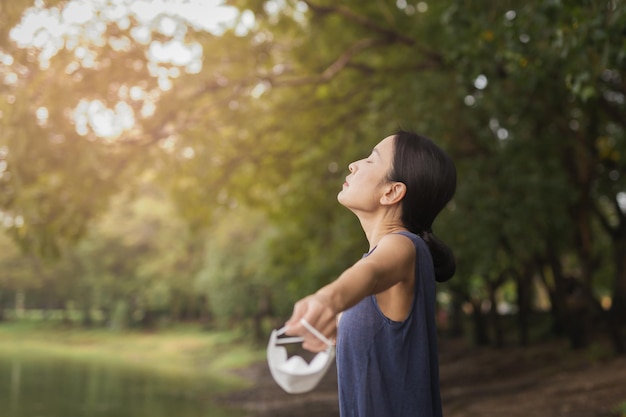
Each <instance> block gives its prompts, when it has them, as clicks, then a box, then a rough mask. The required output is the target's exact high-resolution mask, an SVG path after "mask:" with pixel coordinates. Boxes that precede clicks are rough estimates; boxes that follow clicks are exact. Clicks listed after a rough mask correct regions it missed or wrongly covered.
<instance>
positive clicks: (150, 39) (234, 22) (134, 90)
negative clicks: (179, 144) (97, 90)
mask: <svg viewBox="0 0 626 417" xmlns="http://www.w3.org/2000/svg"><path fill="white" fill-rule="evenodd" d="M254 20H255V19H254V14H253V13H252V12H250V11H244V12H242V13H240V12H239V11H238V10H237V9H236V8H235V7H232V6H228V5H225V4H224V1H223V0H69V1H67V2H62V3H60V5H59V6H56V7H50V8H47V7H46V6H45V3H44V2H43V1H36V2H35V5H34V6H33V7H30V8H28V9H26V11H25V12H24V14H23V16H22V19H21V21H20V22H19V23H18V24H17V25H16V26H15V27H13V28H12V29H11V30H10V32H9V37H10V39H11V40H12V41H14V42H15V43H16V44H17V46H18V47H20V48H24V49H30V50H33V52H34V54H35V55H34V56H35V57H36V58H37V59H38V63H39V67H40V68H41V69H47V68H49V67H50V61H51V59H52V58H53V57H54V56H55V55H57V53H59V52H60V51H61V50H63V49H65V50H67V51H70V52H71V53H73V55H74V58H75V61H72V62H70V63H69V64H67V66H66V67H65V73H67V74H68V75H72V74H75V73H76V72H77V71H78V70H79V69H80V68H94V69H98V67H99V66H100V65H101V64H100V61H101V59H102V58H101V57H102V48H104V47H106V46H107V45H108V47H110V48H111V49H113V50H114V51H118V52H123V51H130V50H132V48H133V44H135V45H136V44H140V45H146V46H148V48H147V54H146V58H147V59H148V64H147V65H148V67H147V68H148V71H149V73H150V75H151V76H153V77H155V78H157V82H158V86H159V89H160V90H161V91H167V90H170V89H171V88H172V87H173V83H172V79H175V78H178V77H179V76H180V75H181V71H184V72H186V73H189V74H196V73H199V72H200V71H201V70H202V62H203V50H202V46H201V45H200V44H199V43H195V42H193V43H192V42H189V41H188V37H187V36H186V35H187V32H188V30H190V29H193V30H195V31H200V32H207V33H210V34H212V35H214V36H221V35H222V34H224V32H225V31H226V30H228V29H233V30H234V31H235V33H236V34H237V35H239V36H243V35H246V34H247V32H248V30H249V28H250V27H252V26H253V25H254ZM131 22H136V23H135V24H136V26H134V27H132V28H131V27H130V26H131ZM111 25H116V26H117V27H118V28H119V29H120V30H121V31H124V32H125V33H126V34H127V35H124V34H119V35H117V36H107V30H108V29H109V27H110V26H111ZM129 28H130V30H128V29H129ZM0 63H1V64H4V65H6V66H10V65H12V64H13V58H12V57H11V56H10V55H6V54H1V53H0ZM134 65H135V67H136V68H137V69H138V70H139V69H141V68H142V67H143V65H144V63H143V62H142V61H141V60H138V61H137V62H136V63H135V64H134ZM76 76H77V77H78V78H77V79H80V74H79V73H76ZM3 82H4V84H5V85H13V84H16V83H17V82H19V74H17V73H14V72H9V71H5V72H4V77H3ZM125 88H126V89H128V88H130V89H131V92H130V94H126V97H125V98H121V100H122V101H120V102H118V103H116V104H114V107H113V108H110V107H108V106H107V104H106V103H104V102H102V101H101V100H90V99H83V100H81V101H80V102H79V103H78V105H77V106H76V107H75V109H74V111H73V121H74V123H75V126H76V132H77V133H79V134H80V135H83V136H84V135H87V134H88V133H89V132H90V131H92V132H93V133H95V135H96V136H98V137H103V138H113V137H117V136H119V135H121V134H122V133H123V132H124V131H125V130H128V129H131V128H132V127H133V125H134V124H135V113H134V111H133V108H132V107H131V106H130V105H129V104H128V103H127V102H125V100H129V102H130V100H133V101H143V106H142V107H141V110H140V111H139V116H140V117H150V116H151V115H153V114H154V112H155V108H156V102H157V101H158V95H159V94H158V93H157V94H156V95H155V94H152V95H150V94H148V93H147V92H145V91H143V90H142V89H140V88H139V87H136V86H135V87H130V86H125ZM42 109H43V110H42ZM44 110H45V112H46V113H45V114H44ZM36 116H37V121H38V123H45V122H46V121H47V117H48V116H47V109H45V108H40V109H39V110H37V115H36ZM187 155H189V151H188V152H187Z"/></svg>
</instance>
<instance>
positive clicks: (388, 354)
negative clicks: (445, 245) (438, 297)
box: [337, 232, 442, 417]
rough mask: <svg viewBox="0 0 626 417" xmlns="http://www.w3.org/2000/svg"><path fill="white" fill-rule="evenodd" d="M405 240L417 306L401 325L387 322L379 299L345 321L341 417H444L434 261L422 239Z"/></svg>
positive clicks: (340, 347)
mask: <svg viewBox="0 0 626 417" xmlns="http://www.w3.org/2000/svg"><path fill="white" fill-rule="evenodd" d="M400 234H402V235H405V236H407V237H408V238H409V239H411V240H412V241H413V243H414V245H415V250H416V259H415V290H414V296H413V303H412V306H411V309H410V312H409V314H408V316H407V318H406V319H405V320H404V321H402V322H397V321H393V320H390V319H389V318H387V317H386V316H385V315H384V314H383V312H382V311H381V310H380V308H379V307H378V304H377V303H376V296H374V295H372V296H368V297H366V298H364V299H363V300H361V302H359V303H358V304H357V305H355V306H354V307H352V308H350V309H348V310H346V311H345V312H344V313H343V315H342V316H341V319H340V322H339V326H338V334H337V374H338V381H339V409H340V413H341V417H409V416H410V417H441V415H442V410H441V396H440V391H439V358H438V354H437V330H436V327H435V274H434V270H433V262H432V257H431V255H430V251H429V249H428V246H427V245H426V243H425V242H424V241H423V240H422V239H421V238H420V237H418V236H416V235H414V234H412V233H409V232H400ZM374 250H376V248H374V249H373V250H372V251H370V252H369V253H371V252H373V251H374ZM369 253H367V254H366V255H364V257H365V256H368V255H369Z"/></svg>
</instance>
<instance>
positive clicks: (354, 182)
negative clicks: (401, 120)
mask: <svg viewBox="0 0 626 417" xmlns="http://www.w3.org/2000/svg"><path fill="white" fill-rule="evenodd" d="M393 150H394V137H393V136H388V137H386V138H385V139H383V140H382V141H380V143H378V145H376V146H375V147H374V149H373V151H372V153H371V154H370V155H369V156H368V157H367V158H365V159H360V160H358V161H355V162H352V163H351V164H350V165H348V169H349V170H350V174H349V175H348V176H347V177H346V181H345V182H344V183H343V189H342V190H341V191H340V192H339V195H337V200H338V201H339V202H340V203H341V204H342V205H344V206H345V207H347V208H349V209H350V210H353V211H355V210H358V211H372V210H374V209H376V208H377V207H378V206H379V204H380V198H381V197H382V194H383V191H384V186H385V185H386V184H387V183H388V181H387V174H388V173H389V172H390V170H391V168H392V165H393Z"/></svg>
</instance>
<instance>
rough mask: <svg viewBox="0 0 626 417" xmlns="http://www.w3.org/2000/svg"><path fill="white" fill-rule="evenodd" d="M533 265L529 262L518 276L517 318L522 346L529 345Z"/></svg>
mask: <svg viewBox="0 0 626 417" xmlns="http://www.w3.org/2000/svg"><path fill="white" fill-rule="evenodd" d="M532 276H533V267H532V265H531V264H527V265H526V266H525V267H524V271H523V272H522V274H521V275H518V276H517V307H518V312H517V319H518V331H519V343H520V346H528V343H529V339H530V338H529V323H530V310H531V306H530V300H531V283H532Z"/></svg>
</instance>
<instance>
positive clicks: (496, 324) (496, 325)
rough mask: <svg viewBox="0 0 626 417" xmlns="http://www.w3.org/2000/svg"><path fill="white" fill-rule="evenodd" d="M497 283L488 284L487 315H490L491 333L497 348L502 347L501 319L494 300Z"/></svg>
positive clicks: (496, 302)
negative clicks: (489, 304) (489, 305)
mask: <svg viewBox="0 0 626 417" xmlns="http://www.w3.org/2000/svg"><path fill="white" fill-rule="evenodd" d="M498 288H499V285H498V284H490V285H489V301H490V302H491V309H490V310H489V315H490V317H491V325H492V326H493V333H494V336H495V339H496V340H495V344H496V347H497V348H503V347H504V330H503V329H502V320H501V317H500V314H499V313H498V301H497V300H496V292H497V291H498Z"/></svg>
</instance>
